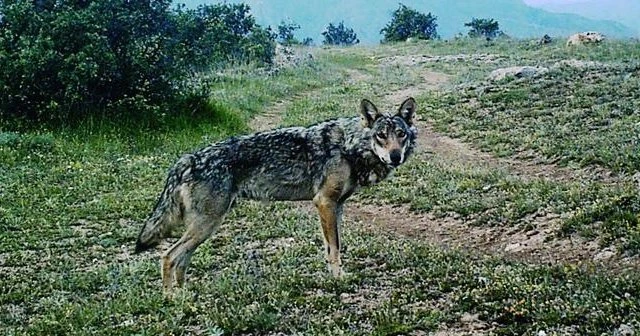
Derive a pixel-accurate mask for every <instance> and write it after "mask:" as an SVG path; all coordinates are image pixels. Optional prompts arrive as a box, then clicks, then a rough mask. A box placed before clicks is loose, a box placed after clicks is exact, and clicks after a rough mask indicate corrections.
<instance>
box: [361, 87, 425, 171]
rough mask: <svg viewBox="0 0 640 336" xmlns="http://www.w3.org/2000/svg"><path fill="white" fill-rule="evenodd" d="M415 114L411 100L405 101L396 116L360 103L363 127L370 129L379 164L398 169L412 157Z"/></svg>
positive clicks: (367, 102) (371, 104)
mask: <svg viewBox="0 0 640 336" xmlns="http://www.w3.org/2000/svg"><path fill="white" fill-rule="evenodd" d="M415 112H416V101H415V100H414V99H413V98H408V99H406V100H405V101H404V102H403V103H402V104H401V105H400V108H399V109H398V112H396V113H395V114H391V113H381V112H379V111H378V108H377V107H376V106H375V105H374V104H373V103H372V102H370V101H369V100H367V99H363V100H362V102H361V103H360V113H361V114H362V124H363V126H364V127H366V128H368V129H370V130H371V148H372V150H373V152H374V153H375V154H376V155H377V156H378V158H379V159H380V161H382V162H384V163H385V164H387V165H389V166H391V167H397V166H399V165H401V164H402V163H404V161H405V160H406V159H407V157H408V156H409V154H411V152H412V150H413V146H414V142H415V139H416V135H417V133H418V132H417V129H416V127H415V126H414V125H413V123H414V117H415Z"/></svg>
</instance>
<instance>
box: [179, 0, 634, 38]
mask: <svg viewBox="0 0 640 336" xmlns="http://www.w3.org/2000/svg"><path fill="white" fill-rule="evenodd" d="M176 2H182V3H185V4H186V5H187V6H188V7H197V6H198V5H201V4H212V3H217V2H220V1H206V0H182V1H176ZM228 2H230V3H238V2H244V3H246V4H248V5H249V6H251V9H252V13H253V14H254V16H255V17H256V19H257V21H258V23H260V24H262V25H264V26H267V25H269V26H272V27H274V28H275V27H276V26H277V25H278V24H279V23H280V22H281V21H282V20H287V19H291V20H292V21H294V22H296V23H298V24H299V25H300V26H301V29H300V30H299V31H298V32H297V34H296V36H297V37H298V38H300V39H302V38H303V37H307V36H309V37H311V38H313V39H314V40H315V41H316V42H317V43H320V42H321V41H322V35H321V32H322V31H324V29H325V27H326V26H327V25H328V24H329V22H339V21H344V22H345V25H347V26H349V27H352V28H353V29H354V31H355V32H356V33H357V34H358V37H359V38H360V41H361V42H362V43H366V44H375V43H378V42H379V41H380V39H381V38H382V36H381V35H380V29H382V28H383V27H384V26H385V25H386V24H387V22H389V20H390V19H391V13H392V12H393V11H394V10H395V9H396V8H398V2H402V3H403V4H405V5H407V6H409V7H411V8H414V9H416V10H418V11H420V12H423V13H427V12H431V13H432V14H434V15H436V16H437V17H438V21H437V22H438V33H439V34H440V35H441V36H442V37H443V38H451V37H453V36H454V35H455V34H457V33H463V34H466V32H467V31H468V29H466V27H464V23H465V22H469V21H471V19H472V18H473V17H477V18H493V19H496V20H497V21H498V22H499V23H500V28H501V29H502V30H503V31H504V32H505V33H507V34H508V35H510V36H514V37H540V36H542V35H544V34H549V35H552V36H566V35H570V34H573V33H575V32H578V31H585V30H597V31H600V32H603V33H605V34H606V35H608V36H612V37H630V36H635V35H636V32H635V31H634V30H633V29H631V28H629V27H626V26H624V25H623V24H621V23H617V22H613V21H603V20H593V19H587V18H585V17H581V16H579V15H576V14H561V13H551V12H548V11H546V10H543V9H540V8H533V7H530V6H528V5H526V4H525V3H524V2H523V1H522V0H456V1H452V0H431V1H421V0H400V1H398V0H307V1H300V2H299V1H291V0H244V1H240V0H230V1H228Z"/></svg>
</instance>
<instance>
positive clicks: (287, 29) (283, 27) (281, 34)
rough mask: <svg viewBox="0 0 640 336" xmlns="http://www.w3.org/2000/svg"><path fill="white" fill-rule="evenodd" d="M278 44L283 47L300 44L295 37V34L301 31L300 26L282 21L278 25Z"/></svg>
mask: <svg viewBox="0 0 640 336" xmlns="http://www.w3.org/2000/svg"><path fill="white" fill-rule="evenodd" d="M277 29H278V42H280V43H281V44H283V45H292V44H299V43H300V42H299V41H298V40H296V38H295V37H294V32H295V31H296V30H298V29H300V25H299V24H297V23H295V22H284V21H281V22H280V24H279V25H278V28H277Z"/></svg>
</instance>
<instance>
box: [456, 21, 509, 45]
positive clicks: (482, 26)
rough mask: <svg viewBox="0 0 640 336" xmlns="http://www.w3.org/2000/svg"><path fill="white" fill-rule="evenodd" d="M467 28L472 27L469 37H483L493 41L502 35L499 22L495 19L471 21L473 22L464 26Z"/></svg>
mask: <svg viewBox="0 0 640 336" xmlns="http://www.w3.org/2000/svg"><path fill="white" fill-rule="evenodd" d="M464 25H465V27H470V28H471V29H469V37H472V38H478V37H483V38H486V39H487V40H491V39H494V38H496V37H497V36H500V35H502V34H503V33H502V31H500V25H499V24H498V21H495V20H494V19H476V18H473V19H471V22H467V23H465V24H464Z"/></svg>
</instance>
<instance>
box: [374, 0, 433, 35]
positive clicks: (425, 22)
mask: <svg viewBox="0 0 640 336" xmlns="http://www.w3.org/2000/svg"><path fill="white" fill-rule="evenodd" d="M436 21H437V17H436V16H433V15H431V13H428V14H426V15H425V14H423V13H420V12H418V11H416V10H414V9H412V8H409V7H407V6H405V5H403V4H400V7H399V8H398V9H396V10H395V11H394V12H393V14H392V17H391V21H390V22H389V23H387V25H386V26H385V27H384V28H382V30H380V33H381V34H384V39H383V40H382V42H396V41H406V40H407V39H408V38H409V37H414V38H418V39H423V40H433V39H437V38H439V36H438V32H437V27H438V24H437V23H436Z"/></svg>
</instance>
